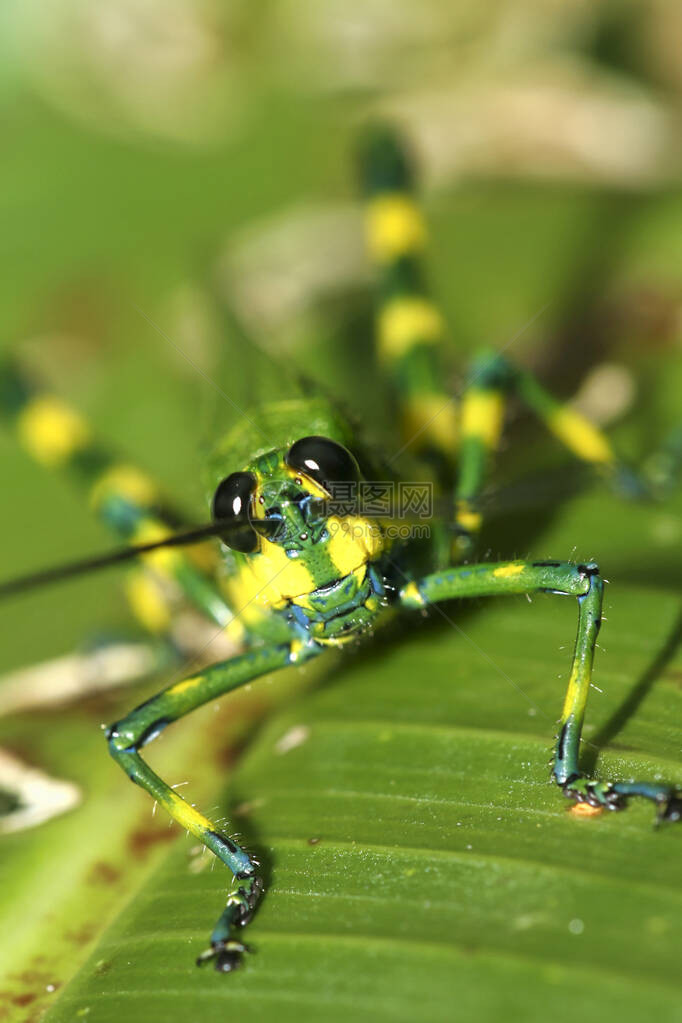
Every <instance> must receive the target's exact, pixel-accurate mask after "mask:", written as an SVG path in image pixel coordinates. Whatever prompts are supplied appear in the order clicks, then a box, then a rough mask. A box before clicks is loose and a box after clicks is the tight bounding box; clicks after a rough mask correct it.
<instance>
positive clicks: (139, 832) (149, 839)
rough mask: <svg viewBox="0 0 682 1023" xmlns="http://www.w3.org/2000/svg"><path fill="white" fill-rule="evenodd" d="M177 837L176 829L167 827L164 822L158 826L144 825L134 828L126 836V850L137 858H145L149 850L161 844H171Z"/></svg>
mask: <svg viewBox="0 0 682 1023" xmlns="http://www.w3.org/2000/svg"><path fill="white" fill-rule="evenodd" d="M177 835H178V830H177V829H176V828H172V827H169V826H168V824H167V823H166V822H163V823H161V822H160V823H159V824H150V823H146V824H144V825H141V826H140V827H137V828H135V829H134V830H133V831H131V832H130V833H129V835H128V848H129V849H130V851H131V853H132V854H133V855H134V856H137V857H140V858H141V857H143V856H146V855H147V853H148V852H149V850H150V849H153V847H154V846H155V845H159V844H160V843H162V842H172V841H173V840H174V839H175V838H176V837H177Z"/></svg>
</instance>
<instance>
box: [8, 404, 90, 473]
mask: <svg viewBox="0 0 682 1023" xmlns="http://www.w3.org/2000/svg"><path fill="white" fill-rule="evenodd" d="M17 433H18V436H19V442H20V443H21V444H22V446H23V447H24V448H25V449H26V450H27V451H28V452H29V454H30V455H31V456H32V457H33V458H35V460H36V461H37V462H40V464H41V465H45V466H48V467H49V468H54V467H56V466H60V465H63V464H64V463H65V462H68V460H69V458H70V457H71V456H72V455H73V454H74V453H75V452H76V451H78V450H80V449H81V448H84V447H85V446H86V445H87V444H88V442H89V440H90V430H89V429H88V425H87V423H86V422H85V420H84V419H82V418H81V417H80V416H79V415H78V413H77V412H74V411H73V409H71V408H69V406H68V405H66V404H65V403H64V402H62V401H60V400H59V398H54V397H53V396H52V395H47V394H42V395H38V396H37V397H35V398H33V399H32V400H31V401H29V402H28V404H27V405H25V406H24V408H23V409H22V410H21V412H20V413H19V416H18V418H17Z"/></svg>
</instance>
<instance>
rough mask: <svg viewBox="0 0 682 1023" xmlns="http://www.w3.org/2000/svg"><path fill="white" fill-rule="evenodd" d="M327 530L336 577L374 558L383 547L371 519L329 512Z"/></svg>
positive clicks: (376, 526) (377, 526)
mask: <svg viewBox="0 0 682 1023" xmlns="http://www.w3.org/2000/svg"><path fill="white" fill-rule="evenodd" d="M327 529H328V530H329V532H330V534H331V539H330V540H329V543H328V544H327V552H328V554H329V557H330V558H331V560H332V561H333V563H334V566H335V568H336V569H337V571H338V577H339V579H341V578H343V576H346V575H350V574H351V573H352V572H355V571H356V569H359V568H362V566H363V565H365V564H366V563H367V562H368V561H374V560H375V559H376V558H377V557H378V556H379V554H381V552H382V551H383V549H384V539H383V535H382V533H381V529H380V528H379V523H378V522H376V521H375V520H372V519H365V518H361V517H360V516H356V515H348V516H344V517H343V518H340V517H339V516H336V515H330V517H329V519H328V520H327Z"/></svg>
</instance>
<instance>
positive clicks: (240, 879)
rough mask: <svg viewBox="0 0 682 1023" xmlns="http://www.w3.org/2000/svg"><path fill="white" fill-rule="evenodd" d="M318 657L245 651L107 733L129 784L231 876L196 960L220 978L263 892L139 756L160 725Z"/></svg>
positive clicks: (309, 650) (237, 953) (244, 864)
mask: <svg viewBox="0 0 682 1023" xmlns="http://www.w3.org/2000/svg"><path fill="white" fill-rule="evenodd" d="M320 651H321V647H318V646H316V645H315V644H313V643H310V644H309V645H308V646H306V647H305V648H304V649H303V650H301V649H298V648H297V650H296V653H295V654H292V648H291V646H290V645H289V644H281V645H278V646H269V647H262V648H256V649H253V650H250V651H248V652H247V653H244V654H241V655H240V656H239V657H234V658H233V659H232V660H229V661H224V662H222V663H221V664H214V665H212V666H211V667H209V668H206V669H205V670H204V671H202V672H201V673H200V674H198V675H193V676H192V677H190V678H186V679H183V680H182V681H181V682H176V683H174V684H173V685H171V686H169V687H168V689H164V690H163V691H162V692H160V693H157V694H156V696H153V697H152V698H151V699H150V700H147V701H146V702H145V703H143V704H141V705H140V706H139V707H137V708H136V709H135V710H134V711H132V713H130V714H128V716H127V717H125V718H123V719H122V720H121V721H117V722H116V723H115V724H113V725H112V726H111V727H110V728H108V729H107V733H106V735H107V739H108V742H109V751H110V752H111V755H112V756H113V758H114V759H115V760H116V761H117V763H119V764H120V765H121V767H122V768H123V770H124V771H125V772H126V774H127V775H128V777H129V778H130V780H131V781H134V782H135V783H136V784H137V785H141V786H142V787H143V788H144V789H146V790H147V792H149V794H150V795H151V796H152V797H153V798H154V799H155V800H156V801H157V802H158V803H160V804H161V806H163V807H165V809H166V810H167V811H168V813H169V814H170V815H171V817H172V818H173V819H174V820H176V821H177V822H178V823H179V824H180V825H181V826H182V827H183V828H185V830H186V831H189V832H191V833H192V834H193V835H194V836H195V837H196V838H198V839H199V841H200V842H203V844H204V845H205V846H207V848H209V849H210V850H211V852H213V853H215V855H216V856H217V857H218V859H220V860H222V862H223V863H224V864H225V865H226V866H227V867H229V868H230V870H231V871H232V873H233V874H234V884H233V886H232V888H231V890H230V892H229V893H228V897H227V905H226V907H225V909H224V910H223V912H222V913H221V915H220V918H219V920H218V923H217V924H216V926H215V928H214V930H213V933H212V935H211V944H210V948H209V949H208V951H207V952H204V953H203V954H202V955H201V956H199V958H198V960H197V963H199V964H201V963H203V962H205V961H206V960H208V959H213V961H214V965H215V967H216V969H217V970H220V971H222V972H224V973H228V972H229V971H230V970H233V969H235V967H237V966H238V965H239V963H240V961H241V954H242V953H243V952H244V951H245V950H246V946H245V945H244V944H243V943H242V942H241V941H239V940H238V939H236V938H235V937H234V931H235V929H240V928H242V927H243V926H244V925H245V924H247V923H248V922H249V920H250V919H251V917H252V915H253V912H254V909H255V906H256V902H257V901H258V898H259V896H260V894H261V892H262V890H263V883H262V881H261V880H260V878H259V877H258V876H257V875H256V867H257V865H258V864H257V863H256V861H255V860H254V859H253V857H251V856H249V854H248V853H247V852H246V851H245V850H244V849H242V848H241V847H240V846H239V845H238V844H237V843H236V842H235V841H234V840H233V839H232V838H231V837H230V836H229V835H226V834H224V833H223V832H222V831H220V830H219V828H218V827H217V825H216V824H214V823H213V822H212V821H210V820H209V819H208V818H207V817H204V815H203V814H201V813H200V812H199V811H198V810H196V809H195V808H194V807H193V806H191V805H190V804H189V803H188V802H187V801H186V800H184V799H183V798H182V796H181V795H179V794H178V793H177V792H176V791H175V790H174V789H172V788H171V787H170V785H168V784H166V782H165V781H163V779H162V778H160V777H159V776H158V775H157V774H156V773H155V772H154V771H152V769H151V768H150V767H149V766H148V764H147V763H146V762H145V761H144V760H143V759H142V757H141V756H140V753H139V751H140V749H141V748H142V747H143V746H145V745H146V744H147V743H148V742H151V741H152V739H155V738H156V736H157V735H159V734H160V732H162V731H163V729H164V728H165V727H166V725H169V724H171V722H173V721H177V720H178V718H181V717H184V715H185V714H189V713H190V711H193V710H195V709H196V708H197V707H200V706H202V704H204V703H208V702H209V701H210V700H214V699H215V698H216V697H218V696H222V695H224V694H225V693H228V692H230V691H231V690H233V689H237V688H239V686H242V685H244V684H245V683H247V682H251V681H253V680H254V679H256V678H259V677H260V676H261V675H265V674H267V673H268V672H271V671H276V670H277V669H278V668H285V667H287V665H289V664H292V663H293V662H294V660H295V661H296V663H297V664H300V663H301V661H302V660H304V659H307V658H309V657H312V656H315V655H316V654H317V653H319V652H320Z"/></svg>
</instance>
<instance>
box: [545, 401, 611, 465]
mask: <svg viewBox="0 0 682 1023" xmlns="http://www.w3.org/2000/svg"><path fill="white" fill-rule="evenodd" d="M547 425H548V426H549V428H550V430H551V431H552V433H553V434H554V435H555V436H556V437H558V438H559V440H560V441H562V443H564V444H565V445H566V447H567V448H569V450H571V451H572V452H573V453H574V454H575V455H577V456H578V458H582V459H584V460H585V461H586V462H597V463H601V464H606V463H609V462H613V461H614V454H613V450H612V448H611V445H610V444H609V442H608V440H607V439H606V437H605V436H604V434H603V433H602V432H601V431H600V430H598V429H597V427H596V426H593V425H592V423H591V422H590V421H589V420H588V419H585V417H584V416H582V415H581V414H580V413H579V412H576V411H575V410H574V409H572V408H567V407H566V406H562V407H560V408H559V409H557V411H556V412H554V413H553V414H552V415H550V416H549V417H548V419H547Z"/></svg>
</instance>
